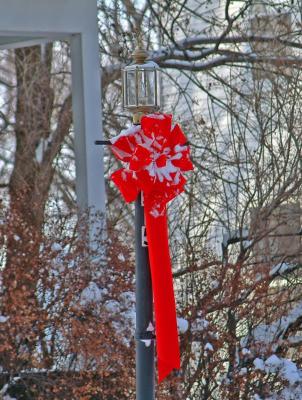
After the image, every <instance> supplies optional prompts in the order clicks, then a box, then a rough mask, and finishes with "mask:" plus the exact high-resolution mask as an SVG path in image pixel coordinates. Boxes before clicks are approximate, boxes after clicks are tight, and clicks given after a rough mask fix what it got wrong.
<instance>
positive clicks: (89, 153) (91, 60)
mask: <svg viewBox="0 0 302 400" xmlns="http://www.w3.org/2000/svg"><path fill="white" fill-rule="evenodd" d="M97 38H98V36H97V32H95V34H93V33H92V34H91V35H90V34H87V33H84V34H75V35H72V38H71V57H72V96H73V100H72V102H73V123H74V131H75V155H76V174H77V177H76V191H77V198H78V205H79V207H80V208H81V209H86V208H87V207H93V209H94V210H95V211H98V212H102V213H104V211H105V209H104V208H105V184H104V168H103V154H102V152H103V149H102V147H101V146H96V145H95V143H94V142H95V140H98V139H102V119H101V118H102V113H101V101H100V87H101V83H100V63H99V49H98V40H97Z"/></svg>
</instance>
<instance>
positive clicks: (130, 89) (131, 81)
mask: <svg viewBox="0 0 302 400" xmlns="http://www.w3.org/2000/svg"><path fill="white" fill-rule="evenodd" d="M126 74H127V79H126V85H127V87H126V93H127V95H126V105H127V106H135V105H136V82H135V71H127V72H126Z"/></svg>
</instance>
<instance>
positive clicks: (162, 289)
mask: <svg viewBox="0 0 302 400" xmlns="http://www.w3.org/2000/svg"><path fill="white" fill-rule="evenodd" d="M145 221H146V230H147V240H148V250H149V259H150V268H151V277H152V288H153V298H154V311H155V330H156V345H157V355H158V380H159V383H160V382H161V381H162V380H163V379H164V378H165V377H166V376H167V375H169V373H170V372H171V371H172V370H173V369H174V368H175V369H179V368H180V351H179V341H178V331H177V320H176V307H175V298H174V290H173V277H172V268H171V259H170V251H169V239H168V226H167V215H166V214H165V215H164V216H160V217H157V218H154V217H153V216H152V215H150V213H149V212H148V210H147V211H145Z"/></svg>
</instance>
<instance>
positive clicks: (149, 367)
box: [135, 194, 154, 400]
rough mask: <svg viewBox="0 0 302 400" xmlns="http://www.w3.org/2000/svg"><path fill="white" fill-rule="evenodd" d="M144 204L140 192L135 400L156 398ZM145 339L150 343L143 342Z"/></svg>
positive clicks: (137, 247)
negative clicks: (145, 245)
mask: <svg viewBox="0 0 302 400" xmlns="http://www.w3.org/2000/svg"><path fill="white" fill-rule="evenodd" d="M144 226H145V222H144V207H143V206H142V204H141V194H140V195H139V196H138V198H137V200H136V202H135V255H136V258H135V274H136V288H135V291H136V400H154V334H153V332H152V331H150V330H147V328H148V327H150V322H151V324H152V325H154V324H153V299H152V284H151V274H150V266H149V257H148V247H144V243H143V242H144V238H143V231H144ZM143 340H146V341H147V342H144V341H143Z"/></svg>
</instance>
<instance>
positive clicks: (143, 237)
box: [142, 226, 148, 247]
mask: <svg viewBox="0 0 302 400" xmlns="http://www.w3.org/2000/svg"><path fill="white" fill-rule="evenodd" d="M142 247H148V241H147V233H146V227H145V226H142Z"/></svg>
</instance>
